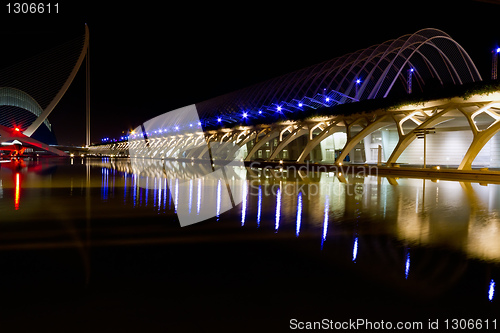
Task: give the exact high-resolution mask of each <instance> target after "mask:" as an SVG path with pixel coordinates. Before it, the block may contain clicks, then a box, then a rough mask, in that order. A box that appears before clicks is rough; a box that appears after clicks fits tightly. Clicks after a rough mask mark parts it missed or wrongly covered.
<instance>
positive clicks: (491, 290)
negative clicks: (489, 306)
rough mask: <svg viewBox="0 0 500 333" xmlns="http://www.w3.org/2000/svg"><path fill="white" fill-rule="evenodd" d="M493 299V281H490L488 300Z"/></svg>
mask: <svg viewBox="0 0 500 333" xmlns="http://www.w3.org/2000/svg"><path fill="white" fill-rule="evenodd" d="M493 297H495V281H494V280H493V279H491V281H490V289H489V290H488V299H489V300H490V302H491V301H493Z"/></svg>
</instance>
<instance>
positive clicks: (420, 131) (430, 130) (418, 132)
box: [414, 127, 436, 169]
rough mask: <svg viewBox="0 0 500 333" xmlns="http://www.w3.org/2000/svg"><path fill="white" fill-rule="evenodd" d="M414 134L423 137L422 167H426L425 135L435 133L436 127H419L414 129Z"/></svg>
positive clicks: (418, 137) (419, 137)
mask: <svg viewBox="0 0 500 333" xmlns="http://www.w3.org/2000/svg"><path fill="white" fill-rule="evenodd" d="M414 132H415V134H416V135H417V139H424V169H425V168H427V160H426V157H427V156H426V155H427V141H426V135H427V134H433V133H436V129H435V128H434V127H430V128H421V129H416V130H414Z"/></svg>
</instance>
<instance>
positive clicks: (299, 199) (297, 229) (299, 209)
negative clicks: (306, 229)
mask: <svg viewBox="0 0 500 333" xmlns="http://www.w3.org/2000/svg"><path fill="white" fill-rule="evenodd" d="M259 189H260V187H259ZM301 221H302V191H300V192H299V194H298V195H297V220H296V221H295V236H297V237H299V234H300V224H301Z"/></svg>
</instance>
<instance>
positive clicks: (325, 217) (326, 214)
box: [321, 195, 330, 250]
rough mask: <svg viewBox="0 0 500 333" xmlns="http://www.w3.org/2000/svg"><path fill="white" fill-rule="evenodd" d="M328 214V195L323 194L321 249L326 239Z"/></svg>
mask: <svg viewBox="0 0 500 333" xmlns="http://www.w3.org/2000/svg"><path fill="white" fill-rule="evenodd" d="M329 215H330V207H329V203H328V195H326V196H325V210H324V217H323V236H322V237H321V249H322V250H323V243H324V242H325V240H326V234H327V232H328V216H329Z"/></svg>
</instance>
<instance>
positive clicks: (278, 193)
mask: <svg viewBox="0 0 500 333" xmlns="http://www.w3.org/2000/svg"><path fill="white" fill-rule="evenodd" d="M275 215H276V220H275V223H274V230H275V231H278V229H279V227H280V217H281V183H280V187H279V188H278V191H276V214H275Z"/></svg>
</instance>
